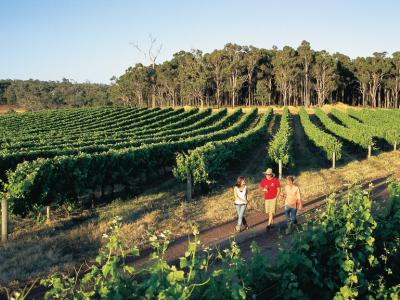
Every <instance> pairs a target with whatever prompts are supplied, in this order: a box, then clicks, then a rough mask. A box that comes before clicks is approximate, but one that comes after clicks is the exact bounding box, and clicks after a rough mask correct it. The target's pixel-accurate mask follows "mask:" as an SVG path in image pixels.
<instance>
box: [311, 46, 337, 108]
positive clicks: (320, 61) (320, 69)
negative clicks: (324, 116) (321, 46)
mask: <svg viewBox="0 0 400 300" xmlns="http://www.w3.org/2000/svg"><path fill="white" fill-rule="evenodd" d="M312 75H313V80H314V88H315V91H316V93H317V97H318V106H322V105H324V103H325V100H326V99H327V98H328V96H329V94H330V93H331V92H332V91H333V90H334V89H335V86H336V62H335V60H334V59H333V57H332V56H330V55H329V53H328V52H326V51H319V52H316V54H315V63H314V64H313V66H312Z"/></svg>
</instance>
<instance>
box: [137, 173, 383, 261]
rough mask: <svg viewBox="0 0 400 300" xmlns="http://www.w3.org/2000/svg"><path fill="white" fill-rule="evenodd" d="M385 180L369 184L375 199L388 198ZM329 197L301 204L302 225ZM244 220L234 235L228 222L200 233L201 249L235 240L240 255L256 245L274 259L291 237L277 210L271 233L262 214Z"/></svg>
mask: <svg viewBox="0 0 400 300" xmlns="http://www.w3.org/2000/svg"><path fill="white" fill-rule="evenodd" d="M386 180H387V177H381V178H377V179H375V180H373V181H371V182H372V183H373V185H374V189H373V191H372V195H373V199H374V200H381V199H383V198H384V197H387V196H388V191H387V184H386ZM369 183H370V182H367V183H365V184H363V189H367V188H368V185H369ZM345 190H346V189H345V188H342V189H340V190H338V191H337V194H338V195H341V194H343V193H344V192H345ZM327 196H328V195H321V196H319V197H316V198H314V199H312V200H309V201H307V202H306V203H305V204H304V208H303V211H302V212H300V214H299V222H300V223H301V222H302V220H303V218H304V216H306V215H309V214H312V213H313V212H315V211H316V209H317V208H319V207H321V206H323V205H324V204H325V203H326V198H327ZM246 220H247V221H248V223H249V225H250V229H249V230H246V231H243V232H241V233H239V234H236V233H235V231H234V228H235V224H236V221H231V222H227V223H225V224H222V225H219V226H216V227H213V228H210V229H207V230H204V231H201V232H200V234H199V239H200V241H201V243H202V245H203V246H204V247H211V248H218V249H224V248H227V247H229V244H230V242H231V241H232V240H235V241H236V242H237V244H238V245H239V247H240V248H241V250H242V253H243V255H244V256H245V257H246V256H248V255H250V245H251V243H252V242H256V243H257V244H258V245H259V246H260V248H261V249H263V252H264V254H265V255H266V256H268V257H269V258H272V259H273V258H274V257H275V256H276V255H277V253H278V252H279V251H278V243H284V242H287V241H288V240H290V236H289V237H288V236H286V235H283V234H282V230H281V229H283V228H284V227H285V220H286V219H285V215H284V212H283V209H280V210H278V211H277V214H276V217H275V224H276V225H275V227H274V228H273V229H271V230H270V231H266V230H265V228H266V219H265V216H264V214H263V213H258V212H256V213H251V214H249V215H247V216H246ZM187 241H188V239H187V237H182V238H180V239H177V240H175V241H174V242H172V243H171V245H170V247H169V249H168V252H167V255H166V258H167V260H168V261H170V262H174V261H177V260H178V258H179V257H181V256H183V255H184V253H185V251H186V250H187ZM150 252H151V251H150V250H149V249H146V250H145V251H143V252H142V256H141V257H139V258H138V259H135V261H134V262H133V264H134V265H135V266H141V265H143V264H145V263H146V261H147V260H148V255H149V253H150Z"/></svg>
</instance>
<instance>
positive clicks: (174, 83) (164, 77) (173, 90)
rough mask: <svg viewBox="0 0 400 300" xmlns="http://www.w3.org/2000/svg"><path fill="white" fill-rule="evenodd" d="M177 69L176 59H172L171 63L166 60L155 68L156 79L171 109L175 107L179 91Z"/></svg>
mask: <svg viewBox="0 0 400 300" xmlns="http://www.w3.org/2000/svg"><path fill="white" fill-rule="evenodd" d="M178 68H179V65H178V62H177V60H176V59H172V60H171V61H168V60H167V61H165V62H164V63H162V64H161V65H158V66H157V67H156V71H157V79H158V81H159V83H160V84H161V85H162V86H164V88H165V90H166V92H167V95H168V96H169V98H170V99H171V104H172V106H173V107H175V105H177V97H178V90H179V79H178V75H179V70H178Z"/></svg>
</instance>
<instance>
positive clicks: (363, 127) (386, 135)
mask: <svg viewBox="0 0 400 300" xmlns="http://www.w3.org/2000/svg"><path fill="white" fill-rule="evenodd" d="M331 113H332V115H333V116H335V118H337V119H338V120H339V121H340V122H342V123H343V124H344V125H345V126H346V127H348V128H352V129H356V130H360V131H365V132H368V133H370V134H371V135H372V136H373V137H377V138H382V139H384V140H386V141H387V142H388V143H389V144H391V145H394V144H397V143H398V142H399V141H400V139H399V136H398V134H397V136H396V133H395V132H394V130H393V129H389V130H386V129H384V128H383V127H382V126H370V125H367V124H363V123H361V122H359V121H358V120H356V119H354V118H352V117H351V116H349V115H348V114H346V113H344V112H342V111H340V110H337V109H332V111H331Z"/></svg>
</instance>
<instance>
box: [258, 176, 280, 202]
mask: <svg viewBox="0 0 400 300" xmlns="http://www.w3.org/2000/svg"><path fill="white" fill-rule="evenodd" d="M260 187H261V188H263V189H264V188H265V187H267V188H268V191H267V192H264V199H265V200H272V199H275V198H276V196H277V194H278V188H280V187H281V183H280V182H279V180H278V179H276V178H275V177H273V178H271V179H269V180H268V179H267V178H264V179H262V180H261V182H260Z"/></svg>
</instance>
